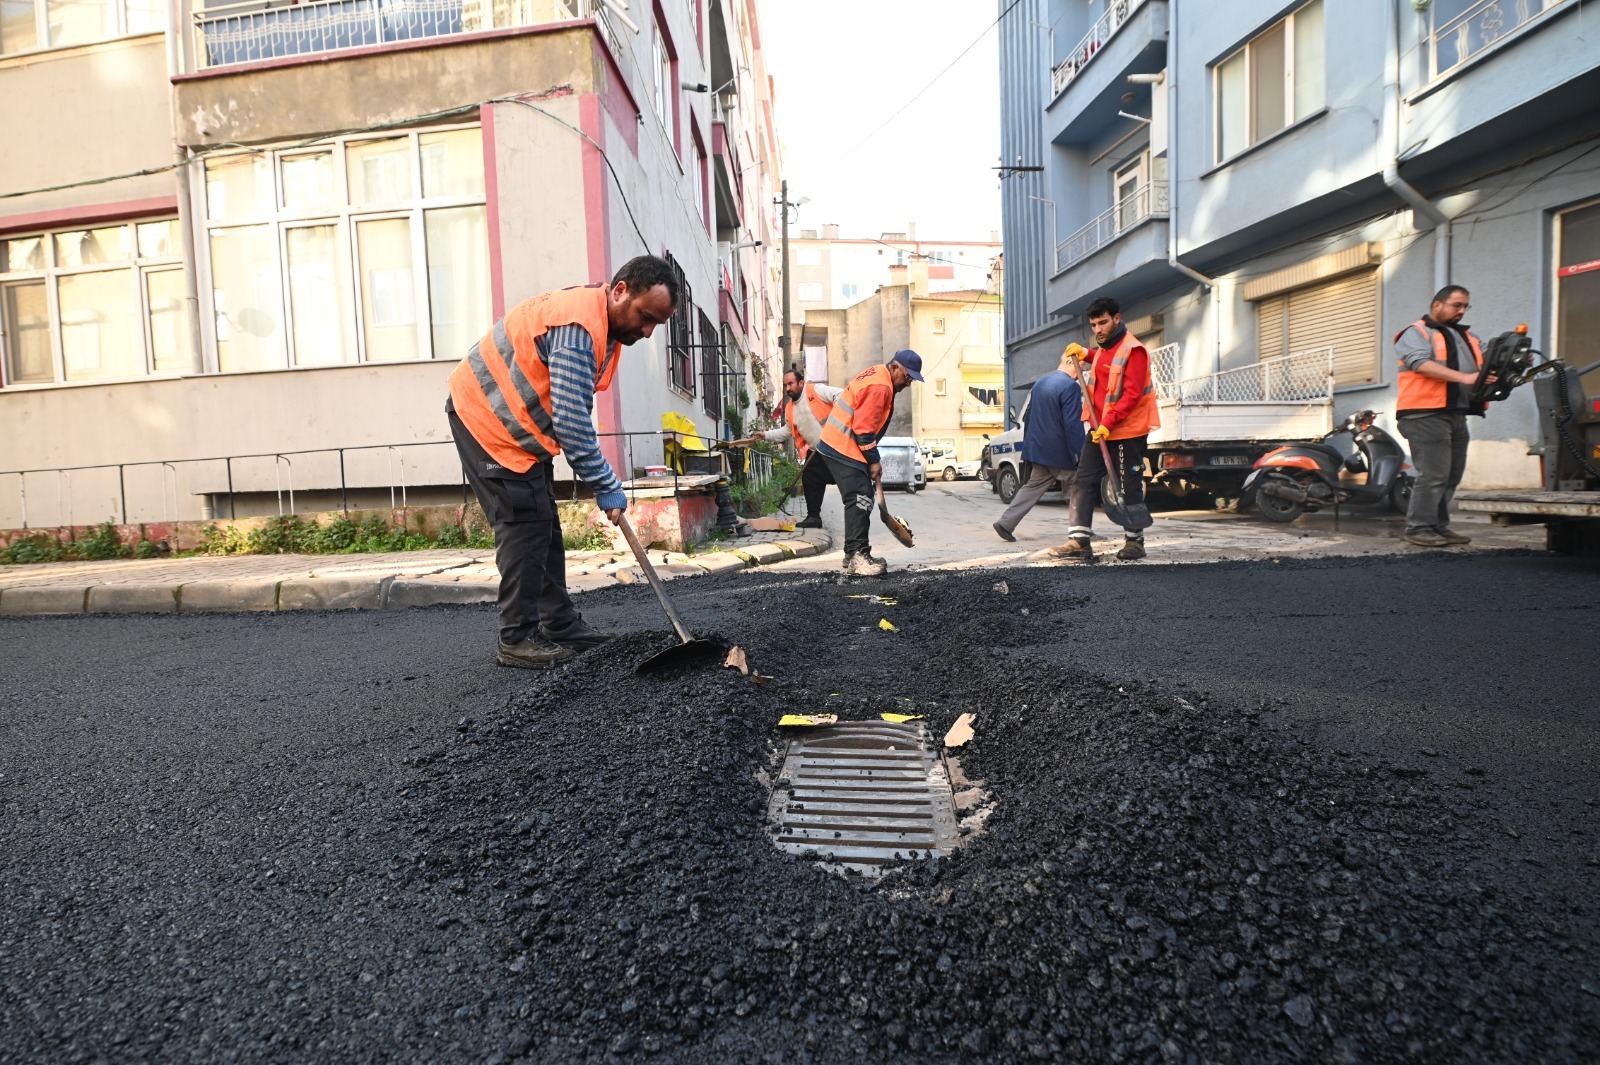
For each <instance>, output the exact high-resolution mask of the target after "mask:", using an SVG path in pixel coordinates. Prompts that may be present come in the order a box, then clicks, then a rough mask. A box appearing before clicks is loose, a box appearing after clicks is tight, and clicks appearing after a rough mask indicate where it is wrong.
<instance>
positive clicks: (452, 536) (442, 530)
mask: <svg viewBox="0 0 1600 1065" xmlns="http://www.w3.org/2000/svg"><path fill="white" fill-rule="evenodd" d="M435 542H436V543H437V544H438V545H439V546H440V547H465V546H466V543H467V531H466V530H465V529H463V528H462V527H461V526H459V525H457V524H455V523H454V522H446V523H445V524H443V525H441V526H439V538H438V540H436V541H435Z"/></svg>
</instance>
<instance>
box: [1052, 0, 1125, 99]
mask: <svg viewBox="0 0 1600 1065" xmlns="http://www.w3.org/2000/svg"><path fill="white" fill-rule="evenodd" d="M1143 6H1144V0H1115V2H1113V3H1112V4H1111V5H1110V6H1108V7H1107V8H1106V13H1105V14H1104V15H1101V16H1100V18H1099V20H1098V21H1096V22H1095V24H1094V25H1093V26H1092V27H1090V29H1089V32H1088V33H1087V34H1086V35H1085V36H1084V38H1083V40H1081V41H1079V42H1078V47H1076V48H1074V49H1073V50H1072V53H1071V54H1070V55H1068V56H1067V58H1065V59H1063V60H1062V61H1061V62H1059V63H1057V64H1056V68H1055V70H1054V71H1052V72H1051V74H1050V95H1051V96H1052V97H1055V96H1060V95H1061V91H1062V90H1063V89H1065V88H1066V87H1067V86H1068V85H1071V84H1072V79H1073V78H1075V77H1077V76H1078V74H1079V72H1080V71H1082V70H1083V68H1084V67H1086V66H1088V65H1089V60H1091V59H1093V58H1094V57H1095V56H1096V55H1098V54H1099V52H1100V49H1101V48H1103V47H1105V44H1106V42H1107V41H1109V40H1111V38H1112V37H1113V36H1115V35H1116V32H1117V31H1118V30H1120V29H1121V28H1122V24H1123V23H1125V22H1127V21H1128V16H1130V15H1132V14H1133V13H1134V12H1135V11H1137V10H1139V9H1140V8H1141V7H1143Z"/></svg>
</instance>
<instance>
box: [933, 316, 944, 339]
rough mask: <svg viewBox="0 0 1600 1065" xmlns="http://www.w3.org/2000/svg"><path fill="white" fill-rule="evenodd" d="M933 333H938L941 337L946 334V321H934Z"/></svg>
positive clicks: (940, 319) (938, 319) (937, 319)
mask: <svg viewBox="0 0 1600 1065" xmlns="http://www.w3.org/2000/svg"><path fill="white" fill-rule="evenodd" d="M933 331H934V332H935V333H938V334H941V335H942V334H943V333H944V319H943V318H935V319H934V320H933Z"/></svg>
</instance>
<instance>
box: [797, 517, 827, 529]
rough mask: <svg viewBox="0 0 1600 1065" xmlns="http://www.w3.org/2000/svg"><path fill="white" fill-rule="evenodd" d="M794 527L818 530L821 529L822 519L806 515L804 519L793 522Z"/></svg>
mask: <svg viewBox="0 0 1600 1065" xmlns="http://www.w3.org/2000/svg"><path fill="white" fill-rule="evenodd" d="M794 527H795V528H796V529H820V528H822V519H821V518H819V517H817V516H816V515H815V514H807V515H806V516H805V517H803V518H801V519H800V520H799V521H797V522H795V523H794Z"/></svg>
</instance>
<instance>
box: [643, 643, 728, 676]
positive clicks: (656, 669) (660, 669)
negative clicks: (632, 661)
mask: <svg viewBox="0 0 1600 1065" xmlns="http://www.w3.org/2000/svg"><path fill="white" fill-rule="evenodd" d="M726 650H727V649H726V648H725V647H723V645H722V643H721V641H719V640H688V641H686V642H684V643H680V644H674V645H673V646H671V647H668V648H667V649H666V650H664V651H657V652H656V653H655V654H653V655H651V656H650V657H649V658H646V659H645V660H644V661H643V662H640V663H639V664H638V665H637V666H635V667H633V671H634V673H636V674H638V675H639V676H645V675H648V674H650V673H664V672H666V671H668V670H673V669H689V668H692V667H697V666H703V665H710V664H711V663H712V662H714V661H717V660H718V659H720V658H721V657H722V656H723V654H724V653H726Z"/></svg>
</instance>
